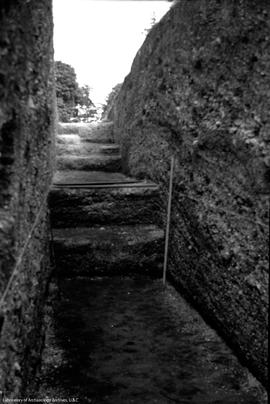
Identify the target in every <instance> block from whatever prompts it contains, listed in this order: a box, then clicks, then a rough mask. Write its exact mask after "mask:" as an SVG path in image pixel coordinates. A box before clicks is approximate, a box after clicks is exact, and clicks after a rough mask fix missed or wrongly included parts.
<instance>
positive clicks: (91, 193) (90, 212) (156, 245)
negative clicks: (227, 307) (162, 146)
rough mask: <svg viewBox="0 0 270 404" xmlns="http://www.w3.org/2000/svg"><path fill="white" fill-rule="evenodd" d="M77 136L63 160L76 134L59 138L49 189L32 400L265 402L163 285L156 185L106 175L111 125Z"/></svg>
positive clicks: (125, 403)
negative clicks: (41, 332)
mask: <svg viewBox="0 0 270 404" xmlns="http://www.w3.org/2000/svg"><path fill="white" fill-rule="evenodd" d="M62 129H63V130H66V131H67V129H70V128H63V127H62ZM74 129H76V127H74ZM86 129H87V130H86ZM79 130H80V128H79ZM67 133H69V132H68V131H67ZM69 136H70V137H69ZM77 136H78V138H79V140H78V139H77V143H78V144H77V146H76V148H75V151H74V154H71V155H68V156H67V155H66V154H65V153H66V152H70V144H72V145H73V143H72V142H73V137H72V135H68V134H66V135H58V172H57V173H56V175H55V178H54V187H53V188H52V190H51V194H50V208H51V224H52V239H53V240H52V247H53V251H54V258H55V275H54V280H53V281H52V283H51V287H50V293H49V297H48V302H47V306H46V318H45V323H46V333H45V344H44V350H43V355H42V360H41V365H40V371H39V374H38V376H37V378H36V380H35V381H34V382H33V384H32V385H31V386H30V387H29V396H34V397H38V398H39V399H40V400H43V401H44V402H78V403H82V404H84V403H92V404H102V403H108V404H109V403H110V404H129V403H135V404H148V403H149V404H153V403H159V404H167V403H173V402H175V403H182V404H185V403H193V404H203V403H205V404H209V403H216V404H218V403H219V404H221V403H223V404H225V403H226V404H236V403H237V404H239V403H243V404H248V403H250V404H259V403H266V397H265V392H264V390H263V388H262V387H261V385H260V384H259V383H258V382H257V381H256V379H254V377H253V376H252V375H251V374H250V373H249V372H248V371H247V369H246V368H244V367H243V366H242V365H240V363H239V362H238V360H237V358H236V356H235V355H234V354H233V353H232V352H231V351H230V349H229V348H228V347H227V346H226V344H225V343H224V342H223V341H222V339H221V338H220V337H219V336H218V335H217V334H216V333H215V332H214V331H213V329H211V328H210V327H209V326H208V325H207V324H206V323H205V322H204V321H203V319H202V318H201V317H200V316H199V314H198V313H197V312H196V311H194V310H193V309H192V308H191V307H190V306H189V305H188V304H187V302H186V301H185V300H183V298H182V297H181V296H180V295H179V294H178V293H177V292H176V291H175V289H174V288H173V287H172V286H170V285H169V284H166V286H165V287H164V285H163V284H162V281H161V276H162V262H163V253H164V231H163V229H162V228H160V227H158V225H157V219H158V212H159V205H160V197H159V188H158V185H157V184H153V183H151V182H149V181H145V182H141V181H137V180H135V179H134V178H129V177H126V176H125V175H124V174H123V173H121V172H117V171H115V170H116V169H117V167H118V165H119V161H120V156H118V157H117V158H118V160H117V159H116V158H115V151H117V146H116V145H114V147H113V158H112V159H110V157H111V155H110V154H109V155H108V154H106V158H105V159H104V149H106V147H109V145H111V143H109V140H110V139H111V126H110V125H109V124H108V123H106V124H100V125H98V126H97V127H94V128H92V127H88V128H85V129H84V131H83V132H82V133H80V132H79V135H77ZM100 139H102V141H103V144H102V142H101V140H100ZM97 140H98V142H97ZM85 142H87V154H84V152H85V147H86V146H85ZM106 142H107V143H106ZM59 145H60V147H59ZM104 145H106V147H105V146H104ZM72 147H73V146H72ZM110 147H111V146H110ZM72 150H73V149H72ZM91 150H92V154H91ZM106 150H107V149H106ZM98 151H99V154H98ZM60 152H61V153H60ZM106 153H107V152H106ZM93 155H94V158H92V157H93ZM82 157H83V158H82ZM71 161H72V164H71ZM112 165H114V169H113V170H112ZM106 184H109V185H110V186H108V187H107V186H106ZM112 184H114V185H115V186H112ZM119 185H121V186H119ZM45 400H47V401H45ZM54 400H55V401H54Z"/></svg>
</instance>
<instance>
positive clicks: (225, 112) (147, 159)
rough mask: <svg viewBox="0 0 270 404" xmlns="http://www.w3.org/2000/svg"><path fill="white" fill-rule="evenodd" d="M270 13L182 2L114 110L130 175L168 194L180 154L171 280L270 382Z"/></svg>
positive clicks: (240, 5) (222, 0)
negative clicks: (269, 358)
mask: <svg viewBox="0 0 270 404" xmlns="http://www.w3.org/2000/svg"><path fill="white" fill-rule="evenodd" d="M269 32H270V5H269V2H268V1H267V0H259V1H258V0H246V1H233V0H207V1H202V0H192V1H190V0H182V1H180V2H179V3H176V4H175V5H174V6H173V7H172V9H171V10H170V11H169V13H168V14H167V15H166V16H165V17H164V18H163V20H162V21H161V22H160V23H159V24H158V25H156V26H155V27H154V29H153V30H152V31H151V32H150V34H149V35H148V37H147V39H146V41H145V43H144V45H143V46H142V48H141V49H140V51H139V52H138V54H137V56H136V58H135V60H134V63H133V66H132V69H131V73H130V74H129V75H128V76H127V78H126V79H125V82H124V84H123V87H122V89H121V91H120V95H119V96H118V100H117V103H116V105H115V108H114V120H115V134H116V137H117V140H118V141H119V142H120V143H121V145H122V153H123V167H124V168H125V170H126V171H128V172H130V173H132V174H133V175H137V176H138V177H145V176H146V177H149V178H151V179H152V180H154V181H156V182H158V183H160V184H161V187H162V190H163V203H162V206H161V212H162V213H161V220H162V221H163V223H165V217H166V215H165V210H166V204H167V188H168V175H169V164H170V156H171V154H172V153H175V155H176V167H175V180H174V194H173V208H172V227H171V234H170V247H169V248H170V254H169V273H170V276H171V277H172V278H173V280H174V282H176V283H177V285H178V286H179V288H180V289H181V290H182V291H183V293H184V294H185V295H186V296H187V297H188V298H189V299H190V300H191V301H193V303H194V304H195V305H197V307H198V308H199V310H200V311H201V313H202V314H203V315H204V316H205V317H206V318H208V320H209V321H211V323H212V324H213V325H214V326H215V327H216V328H217V329H219V331H220V332H221V333H222V335H223V336H224V337H225V338H226V339H227V341H228V342H229V343H230V344H231V346H233V347H234V349H235V350H236V351H237V352H238V354H239V356H240V357H241V358H242V359H243V360H244V361H245V363H247V364H248V366H249V367H250V368H251V369H252V370H253V372H254V374H255V375H256V376H257V377H258V378H259V380H260V381H261V382H262V383H264V384H266V380H267V305H268V272H267V271H268V237H269V226H268V214H269V212H268V197H269V185H270V171H269V166H270V97H269V94H270V36H269Z"/></svg>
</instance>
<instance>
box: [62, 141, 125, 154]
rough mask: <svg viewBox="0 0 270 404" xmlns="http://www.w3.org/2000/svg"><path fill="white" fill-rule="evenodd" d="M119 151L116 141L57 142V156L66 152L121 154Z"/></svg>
mask: <svg viewBox="0 0 270 404" xmlns="http://www.w3.org/2000/svg"><path fill="white" fill-rule="evenodd" d="M119 151H120V150H119V146H118V145H117V144H114V143H109V144H104V143H88V142H81V141H80V140H79V141H78V142H77V143H75V142H74V143H73V142H67V143H60V144H56V154H57V156H62V155H64V154H69V155H72V154H73V155H84V156H86V155H88V154H105V155H116V154H118V155H119Z"/></svg>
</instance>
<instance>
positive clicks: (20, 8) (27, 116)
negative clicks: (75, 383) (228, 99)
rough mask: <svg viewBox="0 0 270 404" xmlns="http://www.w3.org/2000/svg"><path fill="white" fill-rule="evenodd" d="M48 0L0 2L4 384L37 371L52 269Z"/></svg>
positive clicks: (9, 390)
mask: <svg viewBox="0 0 270 404" xmlns="http://www.w3.org/2000/svg"><path fill="white" fill-rule="evenodd" d="M52 28H53V27H52V11H51V1H50V0H45V1H43V0H42V1H41V0H37V1H35V2H33V1H30V2H29V1H28V2H26V1H23V0H18V1H16V2H14V1H5V0H4V1H1V5H0V38H1V39H0V66H1V67H0V260H1V262H0V293H1V296H3V292H4V290H5V289H6V287H7V284H8V281H9V279H10V276H11V274H12V273H13V271H14V270H16V271H15V272H14V274H15V276H14V277H13V278H12V279H13V282H11V284H10V288H9V290H8V293H7V294H6V295H5V301H4V302H2V301H1V304H2V303H3V306H2V307H1V311H2V314H3V317H2V319H3V324H2V327H1V330H0V363H1V370H0V390H1V391H3V392H4V394H6V396H7V397H9V398H10V397H16V398H17V397H18V396H19V394H20V391H21V390H23V388H24V387H25V385H26V384H27V381H28V380H29V379H30V378H31V377H32V374H33V369H34V366H35V364H36V363H37V359H38V355H39V351H40V344H41V339H40V336H41V334H42V326H41V322H42V321H41V320H42V310H43V303H44V299H45V296H44V295H45V290H46V285H47V279H48V276H49V251H48V249H49V241H48V234H49V231H48V215H47V204H46V198H47V192H48V188H49V185H50V182H51V177H52V166H53V154H54V152H53V148H52V140H53V129H54V128H53V125H54V91H53V70H52V66H53V64H52V61H53V48H52Z"/></svg>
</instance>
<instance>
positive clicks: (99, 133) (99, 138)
mask: <svg viewBox="0 0 270 404" xmlns="http://www.w3.org/2000/svg"><path fill="white" fill-rule="evenodd" d="M57 132H58V134H59V135H66V136H67V135H69V136H73V135H75V134H77V135H79V136H80V138H81V139H83V140H84V141H88V142H94V143H113V139H114V136H113V123H112V122H93V123H59V124H58V129H57Z"/></svg>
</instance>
